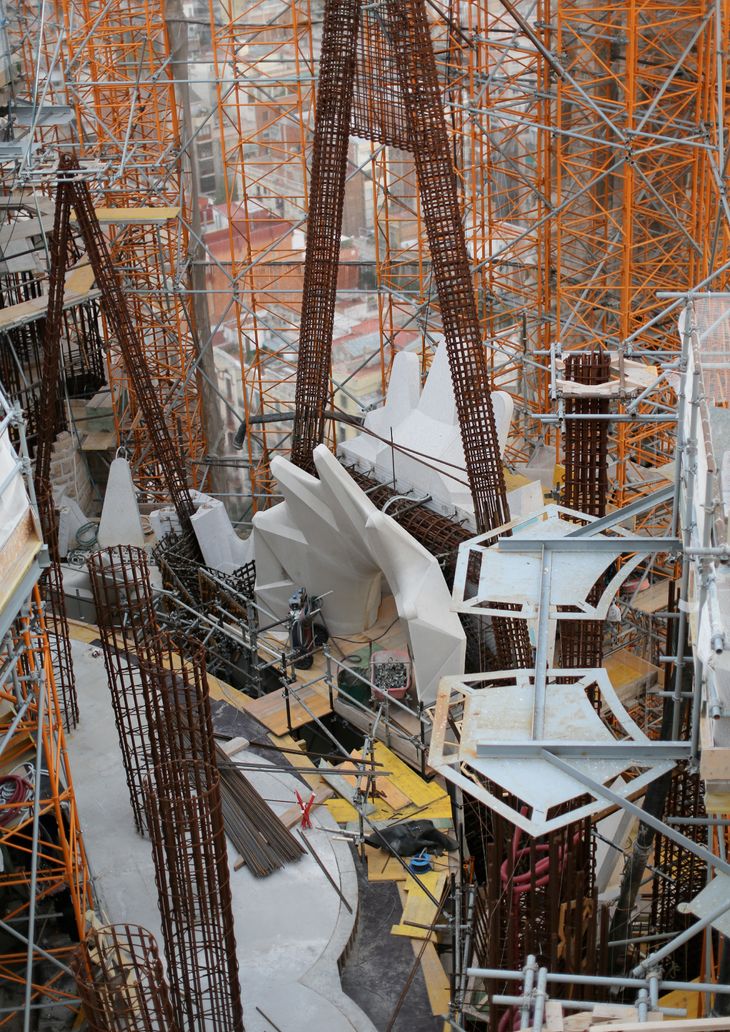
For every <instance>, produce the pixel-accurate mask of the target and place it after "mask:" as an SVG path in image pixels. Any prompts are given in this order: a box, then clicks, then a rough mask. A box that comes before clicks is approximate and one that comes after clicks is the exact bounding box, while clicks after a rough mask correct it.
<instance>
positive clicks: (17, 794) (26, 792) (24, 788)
mask: <svg viewBox="0 0 730 1032" xmlns="http://www.w3.org/2000/svg"><path fill="white" fill-rule="evenodd" d="M8 782H11V783H13V784H14V785H15V788H14V789H13V790H12V792H11V794H10V795H9V796H7V797H6V795H5V792H4V790H3V786H4V785H7V784H8ZM32 792H33V786H32V785H31V783H30V781H28V779H27V778H23V777H21V776H20V775H19V774H5V775H3V777H0V800H2V809H0V826H2V827H5V826H6V825H7V824H9V823H10V821H11V820H13V818H14V817H16V815H17V814H16V811H15V810H11V809H7V810H6V809H5V807H6V806H7V807H11V806H17V805H18V803H24V802H26V801H27V800H28V798H29V796H30V794H31V793H32Z"/></svg>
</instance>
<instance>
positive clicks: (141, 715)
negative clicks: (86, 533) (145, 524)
mask: <svg viewBox="0 0 730 1032" xmlns="http://www.w3.org/2000/svg"><path fill="white" fill-rule="evenodd" d="M88 569H89V575H90V577H91V588H92V591H93V594H94V604H95V606H96V618H97V623H98V626H99V637H100V638H101V646H102V650H103V652H104V663H105V666H106V672H107V678H108V682H109V691H110V692H111V699H112V707H113V710H114V720H115V723H116V725H117V734H118V736H119V747H120V749H121V751H122V759H123V762H124V771H125V774H126V779H127V787H128V789H129V800H130V803H131V804H132V811H133V813H134V822H135V825H136V827H137V830H138V831H139V833H140V834H144V833H145V831H146V818H145V811H144V802H143V791H142V786H143V781H144V778H145V776H146V774H147V772H148V770H149V767H150V765H151V764H150V744H149V729H148V720H147V706H146V702H145V693H144V689H143V685H142V671H141V669H140V658H143V653H144V649H145V648H146V647H148V643H151V642H154V641H156V639H157V637H158V635H159V629H158V627H157V623H156V620H155V613H154V608H153V599H152V588H151V586H150V575H149V565H148V562H147V556H146V554H145V552H144V550H143V549H141V548H135V547H133V546H131V545H115V546H113V547H111V548H106V549H103V550H102V551H100V552H95V553H94V554H93V555H91V556H90V557H89V560H88Z"/></svg>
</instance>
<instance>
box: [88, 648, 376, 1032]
mask: <svg viewBox="0 0 730 1032" xmlns="http://www.w3.org/2000/svg"><path fill="white" fill-rule="evenodd" d="M73 659H74V667H75V671H76V681H77V687H78V694H79V709H80V711H81V721H80V724H79V727H78V728H77V729H76V731H74V732H73V733H72V734H71V735H70V736H69V742H68V748H69V757H70V762H71V769H72V774H73V779H74V788H75V792H76V798H77V805H78V812H79V818H80V821H81V827H82V832H83V835H84V841H85V845H86V850H87V854H88V857H89V864H90V867H91V871H92V876H93V879H94V887H95V894H96V899H97V905H98V906H99V907H100V908H101V910H102V911H103V912H104V914H105V916H106V918H107V919H108V920H109V921H112V922H119V921H129V922H135V923H139V924H141V925H144V926H145V927H146V928H148V929H149V931H150V932H152V933H153V934H154V935H155V936H156V938H157V940H158V943H159V945H160V948H161V949H162V933H161V928H160V918H159V911H158V908H157V893H156V890H155V884H154V868H153V864H152V852H151V848H150V844H149V842H148V841H147V840H146V839H143V838H141V837H140V836H139V835H138V834H137V833H136V831H135V828H134V822H133V820H132V811H131V808H130V805H129V797H128V793H127V786H126V782H125V779H124V771H123V767H122V763H121V754H120V751H119V745H118V741H117V734H116V728H115V725H114V720H113V714H112V708H111V702H110V697H109V691H108V687H107V679H106V671H105V668H104V661H103V657H102V655H101V652H100V650H99V649H98V648H95V647H94V646H93V645H89V644H87V643H84V642H78V641H76V642H74V643H73ZM235 759H236V760H237V761H241V762H255V763H256V764H257V765H261V764H262V761H261V758H260V757H257V756H255V755H254V754H253V753H248V752H242V753H237V754H236V757H235ZM247 776H250V778H251V781H252V783H253V784H254V786H255V787H256V788H257V790H258V791H259V792H260V793H261V794H262V795H263V796H264V798H266V799H267V800H268V801H269V802H270V805H271V806H272V808H273V809H274V810H275V811H278V812H282V811H284V810H286V809H288V808H289V807H290V806H291V805H292V804H293V803H294V802H295V796H294V787H295V786H298V787H299V788H300V790H301V783H300V782H299V781H298V780H297V779H296V778H295V777H294V776H293V775H291V774H288V773H284V772H282V771H278V770H274V769H273V768H272V770H271V771H269V770H266V771H252V772H250V774H249V775H247ZM314 824H315V827H314V828H313V829H312V831H311V832H309V833H308V835H309V839H310V843H311V845H312V846H313V847H314V849H315V850H316V851H317V853H318V855H319V856H320V858H321V860H322V862H323V863H324V865H325V866H326V868H327V870H328V871H329V872H330V874H331V875H332V876H333V878H334V880H335V882H336V883H337V884H339V886H340V888H341V891H342V892H343V894H344V896H345V898H346V899H347V900H348V902H349V904H350V906H351V907H352V911H353V913H352V914H350V913H349V912H348V910H347V909H346V907H345V906H344V905H343V903H342V902H341V900H340V898H339V896H338V895H337V893H336V892H335V890H334V889H333V887H332V886H331V885H330V884H329V882H328V881H327V879H326V877H325V876H324V874H323V873H322V871H321V870H320V869H319V867H318V865H317V864H316V862H315V861H314V859H313V858H312V857H311V856H309V855H305V856H303V857H302V858H301V860H299V861H297V862H296V863H293V864H289V865H287V867H285V868H284V869H283V870H281V871H277V872H275V873H274V874H273V875H271V876H270V877H268V878H254V877H253V875H252V874H251V873H250V872H249V871H248V870H247V869H246V868H245V867H243V868H241V869H240V870H238V871H234V870H233V861H234V860H235V858H236V857H235V855H234V854H233V852H232V851H229V860H230V865H231V890H232V895H233V910H234V920H235V930H236V943H237V952H238V963H239V968H240V972H241V987H242V996H243V1003H244V1019H245V1024H246V1030H247V1032H271V1027H272V1026H271V1024H270V1022H271V1021H273V1022H274V1024H275V1025H276V1026H278V1027H279V1028H280V1029H281V1032H300V1030H303V1029H310V1028H318V1029H322V1030H326V1032H352V1030H357V1032H374V1030H375V1026H374V1025H373V1024H372V1022H371V1021H370V1019H369V1018H368V1017H367V1016H366V1015H365V1014H364V1013H363V1011H362V1010H360V1008H359V1007H358V1006H357V1005H356V1004H355V1003H354V1001H353V1000H352V999H351V998H350V997H349V996H347V995H346V994H345V993H344V992H343V990H342V986H341V984H340V977H339V971H338V966H337V961H338V958H339V957H340V956H341V954H342V953H343V951H344V950H345V948H346V946H347V944H348V942H349V941H350V938H351V935H352V932H353V928H354V923H355V919H356V914H357V898H358V889H357V875H356V871H355V866H354V861H353V857H352V853H351V851H350V847H349V845H348V844H347V843H346V842H338V841H334V840H333V837H332V834H333V833H336V832H337V831H338V827H337V825H336V823H335V822H334V821H333V820H332V818H331V817H330V815H329V814H328V813H327V811H326V809H325V808H324V807H320V808H319V809H318V811H317V813H316V815H315V819H314ZM257 1008H258V1009H257ZM261 1011H263V1014H261ZM267 1018H268V1019H270V1020H267Z"/></svg>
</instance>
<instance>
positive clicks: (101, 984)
mask: <svg viewBox="0 0 730 1032" xmlns="http://www.w3.org/2000/svg"><path fill="white" fill-rule="evenodd" d="M72 969H73V972H74V975H75V977H76V984H77V987H78V992H79V996H80V997H81V1001H82V1003H83V1008H84V1015H85V1016H86V1020H87V1022H88V1027H89V1029H90V1032H180V1026H179V1025H178V1023H177V1021H176V1019H175V1016H174V1014H173V1010H172V1004H171V1002H170V990H169V987H168V985H167V982H166V981H165V977H164V972H163V969H162V962H161V960H160V955H159V952H158V949H157V943H156V941H155V937H154V936H153V935H152V934H151V933H150V932H148V931H147V930H146V929H145V928H142V927H140V926H139V925H107V926H105V927H103V928H97V929H94V930H93V931H92V932H91V933H90V934H89V935H88V936H87V937H86V939H85V940H84V942H83V943H82V944H81V946H80V947H79V949H78V950H77V952H76V954H75V956H74V958H73V961H72Z"/></svg>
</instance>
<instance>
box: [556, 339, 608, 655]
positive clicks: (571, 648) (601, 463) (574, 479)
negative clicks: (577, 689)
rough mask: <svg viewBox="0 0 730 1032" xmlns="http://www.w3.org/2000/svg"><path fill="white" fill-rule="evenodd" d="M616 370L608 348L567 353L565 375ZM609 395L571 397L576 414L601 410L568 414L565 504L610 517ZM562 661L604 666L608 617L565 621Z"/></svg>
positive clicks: (595, 594) (587, 380) (585, 377)
mask: <svg viewBox="0 0 730 1032" xmlns="http://www.w3.org/2000/svg"><path fill="white" fill-rule="evenodd" d="M610 375H611V356H610V355H609V354H608V353H607V352H605V351H594V352H590V353H587V354H577V355H567V356H566V358H565V378H566V380H571V381H573V382H574V383H580V384H585V385H587V386H594V385H596V384H601V383H606V382H607V381H608V379H609V378H610ZM608 407H609V403H608V398H605V397H604V398H601V397H586V398H570V399H567V400H566V403H565V408H566V412H567V413H568V414H570V415H576V414H577V415H581V416H584V417H585V416H589V415H596V416H598V417H599V418H597V419H585V418H583V419H567V420H566V425H565V435H564V439H563V451H564V455H565V484H564V487H563V505H565V506H567V507H568V508H569V509H577V510H578V511H579V512H586V513H588V515H589V516H599V517H600V516H605V514H606V503H607V500H608V429H609V425H608V421H607V420H606V419H605V418H601V417H605V416H606V415H607V414H608ZM601 590H602V588H601V586H600V585H596V586H595V587H594V588H593V589H592V590H591V594H590V595H589V601H590V602H592V603H594V604H595V602H596V601H597V600H598V598H599V596H600V594H601ZM560 652H561V665H562V666H563V667H566V668H576V667H579V668H582V667H599V666H601V664H602V662H603V621H602V620H565V621H563V625H562V627H561V628H560Z"/></svg>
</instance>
